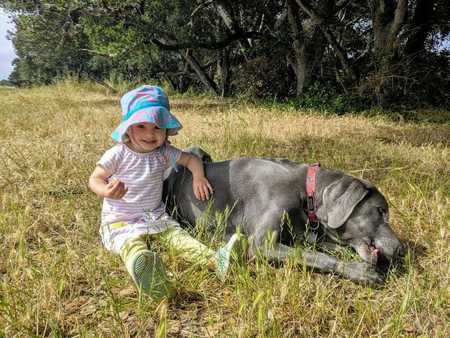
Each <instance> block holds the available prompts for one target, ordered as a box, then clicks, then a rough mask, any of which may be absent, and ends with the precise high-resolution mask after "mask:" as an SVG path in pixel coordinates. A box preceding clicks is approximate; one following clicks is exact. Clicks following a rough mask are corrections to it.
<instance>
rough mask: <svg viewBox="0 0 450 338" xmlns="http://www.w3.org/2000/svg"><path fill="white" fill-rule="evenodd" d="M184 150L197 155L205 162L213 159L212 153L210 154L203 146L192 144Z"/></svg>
mask: <svg viewBox="0 0 450 338" xmlns="http://www.w3.org/2000/svg"><path fill="white" fill-rule="evenodd" d="M183 151H184V152H186V153H189V154H192V155H195V156H197V157H198V158H199V159H200V160H201V161H202V162H203V163H210V162H212V161H213V160H212V158H211V155H209V154H208V153H207V152H206V151H204V150H203V149H202V148H200V147H198V146H190V147H189V148H186V149H184V150H183Z"/></svg>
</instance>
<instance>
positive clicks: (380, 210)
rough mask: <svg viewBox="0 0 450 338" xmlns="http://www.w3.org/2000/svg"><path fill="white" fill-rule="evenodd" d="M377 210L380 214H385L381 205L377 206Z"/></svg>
mask: <svg viewBox="0 0 450 338" xmlns="http://www.w3.org/2000/svg"><path fill="white" fill-rule="evenodd" d="M378 212H379V213H380V214H382V215H384V214H386V210H384V209H383V208H382V207H378Z"/></svg>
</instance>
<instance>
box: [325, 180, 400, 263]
mask: <svg viewBox="0 0 450 338" xmlns="http://www.w3.org/2000/svg"><path fill="white" fill-rule="evenodd" d="M317 216H318V218H319V219H320V220H321V223H322V224H324V226H325V231H326V232H327V234H328V235H329V237H331V238H332V239H334V240H335V241H338V242H340V243H342V244H347V245H350V246H351V247H353V248H354V249H355V250H356V252H357V253H358V254H359V255H360V256H361V258H362V259H364V260H365V261H366V262H368V263H371V264H377V263H382V262H383V261H392V260H393V259H395V258H397V257H398V256H401V255H403V253H404V249H403V246H402V244H401V243H400V241H399V239H398V237H397V236H396V235H395V233H394V232H393V231H392V229H391V227H390V225H389V208H388V204H387V202H386V199H385V198H384V196H383V195H382V194H381V193H380V192H379V191H378V189H376V188H375V187H374V186H373V185H371V184H370V183H368V182H366V181H362V180H359V179H356V178H354V177H351V176H347V175H344V176H342V177H341V178H340V179H337V180H335V181H334V182H332V183H330V184H328V185H327V186H326V187H325V188H324V189H323V190H322V201H321V204H320V205H319V208H318V209H317Z"/></svg>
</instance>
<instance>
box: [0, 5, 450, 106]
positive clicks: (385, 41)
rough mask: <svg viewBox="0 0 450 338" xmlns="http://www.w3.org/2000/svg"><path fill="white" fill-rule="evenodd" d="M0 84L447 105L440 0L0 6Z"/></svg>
mask: <svg viewBox="0 0 450 338" xmlns="http://www.w3.org/2000/svg"><path fill="white" fill-rule="evenodd" d="M0 6H1V7H2V8H3V9H5V10H6V11H7V12H8V13H9V14H10V15H11V16H12V18H13V22H14V23H15V25H16V31H15V32H14V33H11V34H10V36H11V39H12V41H13V44H14V46H15V49H16V53H17V59H16V60H15V61H14V70H13V72H12V74H11V76H10V78H9V81H10V82H11V83H13V84H15V85H19V86H28V85H35V84H48V83H51V82H52V81H54V80H55V79H56V78H59V77H62V76H65V75H67V74H71V75H75V76H77V77H80V78H89V79H94V80H96V81H105V80H107V79H121V80H124V81H132V82H145V81H150V80H160V81H164V82H166V83H168V84H169V85H170V86H171V87H172V88H173V89H174V90H177V91H179V92H184V91H186V90H188V89H189V88H195V89H197V90H199V91H209V92H211V93H213V94H214V95H220V96H228V95H235V94H238V95H246V96H249V97H258V98H271V99H274V98H276V99H284V98H291V99H294V100H298V101H299V102H303V103H304V104H311V105H312V106H313V105H314V104H315V103H316V102H322V101H323V100H329V101H333V102H335V104H336V105H339V103H340V102H341V103H342V102H343V101H345V102H347V103H350V104H353V105H359V106H362V107H369V106H373V105H377V106H382V107H401V106H404V107H417V106H422V105H433V106H441V107H442V106H443V107H450V94H449V93H450V71H449V70H450V51H449V48H448V47H447V48H442V43H443V41H445V40H447V41H448V39H449V37H450V24H449V22H450V6H449V3H448V0H353V1H350V0H235V1H229V0H198V1H194V0H155V1H148V0H140V1H137V0H47V1H40V0H0Z"/></svg>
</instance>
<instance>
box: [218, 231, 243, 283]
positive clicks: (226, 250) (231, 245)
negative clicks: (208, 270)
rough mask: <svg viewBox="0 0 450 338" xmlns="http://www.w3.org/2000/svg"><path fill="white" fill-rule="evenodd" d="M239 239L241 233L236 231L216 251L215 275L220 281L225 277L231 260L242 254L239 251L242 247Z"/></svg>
mask: <svg viewBox="0 0 450 338" xmlns="http://www.w3.org/2000/svg"><path fill="white" fill-rule="evenodd" d="M241 240H242V238H241V235H240V234H237V233H236V234H234V235H233V236H231V238H230V240H229V241H228V243H227V244H226V245H225V246H223V247H221V248H219V250H217V252H216V256H215V258H216V264H217V268H216V276H217V278H219V279H220V280H221V281H222V282H224V281H225V280H226V278H227V274H228V271H229V268H230V262H231V260H234V261H235V260H237V259H238V258H239V256H240V255H241V254H242V253H241V252H240V251H241V249H242V248H241Z"/></svg>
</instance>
